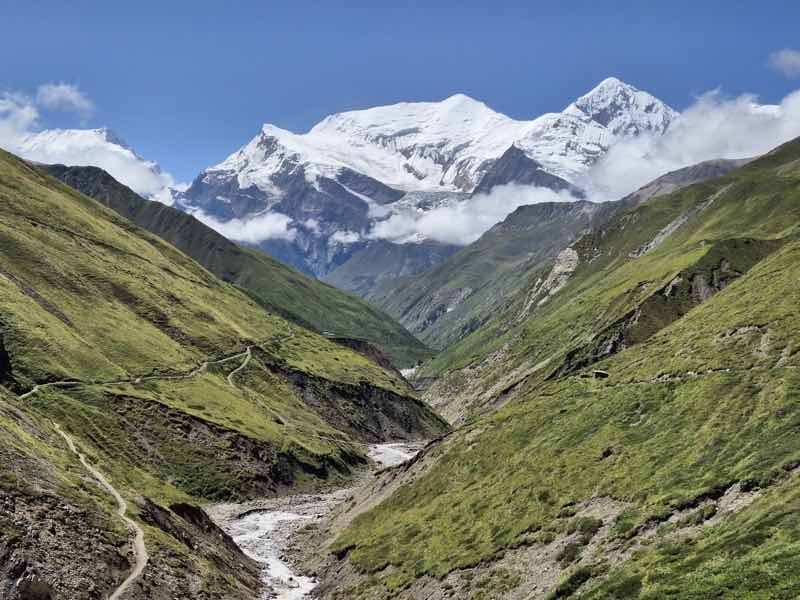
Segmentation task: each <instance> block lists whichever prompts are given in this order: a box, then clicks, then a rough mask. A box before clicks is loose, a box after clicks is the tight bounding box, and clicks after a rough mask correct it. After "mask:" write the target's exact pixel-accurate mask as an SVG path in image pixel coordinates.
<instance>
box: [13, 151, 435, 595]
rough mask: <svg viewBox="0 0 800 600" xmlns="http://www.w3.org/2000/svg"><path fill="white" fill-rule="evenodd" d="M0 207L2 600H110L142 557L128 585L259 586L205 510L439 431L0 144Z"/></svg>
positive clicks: (328, 474) (313, 343) (156, 589)
mask: <svg viewBox="0 0 800 600" xmlns="http://www.w3.org/2000/svg"><path fill="white" fill-rule="evenodd" d="M55 171H56V172H58V171H61V170H60V169H55ZM95 171H97V170H96V169H95ZM100 173H101V174H102V172H100ZM63 174H64V173H63V172H62V175H63ZM78 174H80V172H79V173H78ZM84 175H85V173H84ZM90 175H93V176H95V177H96V176H97V175H98V174H97V173H96V172H92V173H90ZM72 176H76V173H74V172H73V173H72ZM98 181H102V178H99V179H98ZM112 191H113V190H112ZM121 198H123V199H124V195H123V196H122V197H121ZM106 200H107V201H108V202H109V203H114V202H117V201H120V197H114V196H108V197H107V198H106ZM127 201H128V202H131V203H132V204H133V205H141V204H144V205H145V206H156V205H155V204H150V205H148V204H147V203H146V201H144V200H142V199H141V198H138V197H134V198H130V197H128V198H127ZM0 214H2V219H0V253H2V256H3V261H2V265H1V266H0V308H1V310H0V458H1V459H2V460H3V464H4V468H3V470H2V472H0V557H2V560H0V597H3V598H14V599H19V600H31V599H33V598H48V597H49V598H64V599H66V598H102V597H108V596H109V595H110V592H111V591H113V590H115V589H118V588H119V589H122V588H120V586H121V584H123V581H124V580H125V578H126V576H127V574H128V572H129V571H130V570H131V569H132V568H133V565H134V564H139V565H141V564H142V561H143V562H144V563H146V565H147V566H146V568H145V569H144V573H143V575H142V577H141V578H139V581H137V584H136V586H135V588H134V589H133V590H132V591H131V592H130V593H131V594H133V596H132V597H136V598H159V599H160V598H175V597H182V598H190V597H205V598H218V599H220V600H221V599H223V598H225V599H229V598H242V599H245V598H253V597H255V596H256V595H258V594H259V593H260V591H259V587H260V582H259V567H258V565H257V563H255V562H253V561H252V560H251V559H250V558H248V557H247V556H245V555H244V554H243V553H242V551H241V550H240V549H238V547H237V546H236V545H235V544H234V543H233V541H232V540H231V538H230V537H228V536H227V535H226V534H225V533H224V532H223V531H222V530H221V529H219V528H218V527H217V526H216V525H215V524H214V523H213V522H212V521H211V520H210V519H209V518H208V516H207V515H206V514H205V513H204V512H203V510H202V509H201V508H200V505H201V504H204V503H207V502H209V501H211V500H214V499H216V500H222V499H225V500H226V501H230V500H234V499H237V498H238V499H245V498H255V497H261V496H265V495H274V494H277V493H280V492H281V491H282V490H287V489H292V490H295V491H299V490H302V489H309V490H314V489H317V488H318V487H319V486H320V485H326V484H327V485H331V484H335V483H336V482H339V481H345V480H349V479H350V478H351V477H352V475H353V473H354V472H356V471H357V470H358V469H359V468H361V467H362V466H363V465H365V464H367V463H368V458H367V454H366V450H365V445H366V444H369V443H376V442H377V441H390V440H391V441H394V440H399V439H428V438H430V437H432V436H437V435H440V434H442V433H444V432H446V431H447V429H448V428H447V425H446V423H444V421H442V420H441V419H440V418H439V417H438V416H437V415H435V414H434V413H433V412H432V411H431V410H430V409H429V408H427V406H426V405H425V404H423V403H422V402H420V401H419V400H418V399H417V398H415V397H414V394H413V391H412V390H411V389H410V388H409V387H408V385H407V383H406V382H405V381H404V380H403V379H402V378H401V377H400V376H399V374H398V373H397V372H396V371H394V370H393V369H391V368H385V367H384V366H381V365H380V364H378V362H377V361H375V360H372V359H371V358H370V357H367V356H364V355H363V354H362V353H360V352H357V351H355V350H353V349H351V348H350V347H348V346H347V345H345V344H342V343H338V342H337V341H336V340H333V339H330V338H328V337H326V336H324V335H320V334H318V333H315V332H312V331H311V330H309V329H306V328H304V327H302V326H300V325H297V324H296V323H294V322H292V321H291V320H287V319H285V318H283V317H282V316H280V315H278V314H275V312H273V311H270V310H265V308H264V306H263V303H261V302H258V301H257V300H258V298H254V296H255V294H252V295H251V294H248V293H246V292H245V291H243V290H242V289H240V288H238V287H235V286H234V285H232V284H230V283H226V282H224V281H222V280H220V279H218V278H217V277H215V276H214V275H213V274H212V273H210V272H209V271H207V270H206V269H204V268H203V267H202V266H200V265H199V264H198V263H197V262H196V261H195V260H193V259H191V258H189V257H188V256H187V255H185V254H183V253H182V252H181V251H180V250H178V249H177V248H176V247H174V246H173V245H171V244H169V243H167V242H166V241H164V240H162V239H161V238H160V237H157V236H156V235H153V234H151V233H149V232H148V231H146V230H144V229H142V228H141V227H139V226H137V225H136V224H134V223H133V222H131V221H130V220H128V219H126V218H124V217H123V216H121V215H120V214H118V213H117V212H116V211H115V210H112V209H110V208H108V207H106V206H104V205H103V204H101V203H100V202H98V201H96V200H94V199H92V198H89V197H88V196H86V195H84V194H82V193H80V192H78V191H76V190H74V189H73V188H71V187H69V186H67V185H65V184H63V183H61V182H60V181H58V180H57V179H55V178H53V177H51V176H49V175H48V174H46V172H45V171H44V170H43V169H40V168H38V167H36V166H32V165H31V164H30V163H27V162H24V161H22V160H20V159H18V158H16V157H14V156H12V155H10V154H8V153H6V152H4V151H0ZM139 216H141V215H139ZM161 216H162V217H163V218H164V219H166V220H169V219H176V220H177V223H178V224H182V225H184V226H186V225H187V223H186V220H185V217H186V215H182V214H181V213H179V212H177V211H172V212H171V213H170V212H168V211H167V212H163V213H161ZM178 217H183V220H181V219H179V218H178ZM188 225H189V226H191V223H189V224H188ZM220 247H221V248H222V249H223V250H225V248H224V247H222V246H220ZM228 260H231V259H230V258H229V259H228ZM251 269H252V267H251ZM282 276H283V275H282V274H281V273H280V272H279V273H278V274H277V276H276V278H275V280H276V281H281V279H280V278H281V277H282ZM283 284H284V285H286V282H285V281H284V282H283ZM98 483H100V485H98ZM109 490H112V491H113V494H110V493H109ZM114 494H115V495H116V497H117V498H119V500H117V502H116V503H111V502H110V501H109V500H110V498H111V496H112V495H114ZM123 498H125V499H127V502H126V501H125V500H123ZM120 506H121V508H118V507H120ZM126 511H127V514H128V515H130V517H129V519H128V520H127V521H125V523H123V522H122V521H121V519H120V514H122V515H124V514H125V513H126ZM134 523H135V526H134V525H133V524H134ZM126 524H127V525H126ZM128 530H131V531H134V530H135V531H137V532H138V535H139V536H140V537H141V538H142V539H143V540H144V541H142V542H141V544H139V543H132V544H131V549H132V550H133V553H132V555H131V561H130V564H129V561H128V556H127V551H126V550H125V549H126V547H128V543H129V539H128V533H129V531H128ZM144 548H146V549H144Z"/></svg>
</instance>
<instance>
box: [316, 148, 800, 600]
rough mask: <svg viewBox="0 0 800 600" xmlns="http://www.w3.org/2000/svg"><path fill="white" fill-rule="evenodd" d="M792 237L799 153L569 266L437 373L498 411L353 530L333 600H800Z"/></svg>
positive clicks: (670, 206) (650, 219)
mask: <svg viewBox="0 0 800 600" xmlns="http://www.w3.org/2000/svg"><path fill="white" fill-rule="evenodd" d="M667 233H668V234H667ZM798 233H800V140H799V141H795V142H792V143H789V144H787V145H785V146H782V147H781V148H779V149H777V150H776V151H774V152H772V153H770V154H769V155H767V156H765V157H763V158H761V159H759V160H757V161H755V162H753V163H751V164H750V165H748V166H747V167H744V168H742V169H739V170H737V171H734V172H732V173H730V174H728V175H726V176H724V177H722V178H720V179H716V180H713V181H709V182H706V183H702V184H699V185H695V186H691V187H689V188H687V189H685V190H682V191H679V192H677V193H673V194H671V195H668V196H663V197H659V198H656V199H653V200H651V201H650V202H647V203H645V204H644V205H642V206H640V207H638V208H635V209H632V210H630V211H628V212H625V213H623V214H621V215H619V216H618V217H617V218H615V219H614V220H613V221H612V222H611V223H610V224H609V225H608V226H607V227H605V228H603V229H602V230H601V231H598V232H596V233H595V234H594V235H590V236H587V237H585V238H583V239H582V240H581V241H580V242H578V243H577V244H575V245H574V246H573V247H574V248H575V249H576V252H577V253H578V255H579V256H580V261H579V264H578V267H577V268H576V269H575V271H574V273H573V275H572V276H571V277H570V279H569V281H568V282H567V283H566V285H564V286H563V287H562V288H561V289H560V290H559V291H557V292H556V293H555V294H554V295H552V296H551V297H549V299H548V301H547V302H545V303H544V304H541V305H534V306H536V307H535V308H533V309H531V312H529V313H527V314H524V315H523V318H522V320H520V321H518V322H517V324H515V326H514V327H506V329H505V330H503V329H502V322H501V321H502V319H498V320H497V322H495V323H494V324H493V327H492V328H490V329H488V330H486V331H479V332H478V333H477V334H473V336H474V339H470V338H467V340H465V342H466V343H464V344H462V345H460V346H459V347H457V348H458V352H455V351H454V352H453V353H452V354H450V358H451V359H454V360H455V361H456V363H455V364H453V365H450V366H449V369H451V370H450V371H449V374H448V375H447V377H448V378H450V382H451V385H454V386H455V385H457V383H456V380H455V377H456V376H457V374H458V373H459V371H458V369H461V372H460V375H461V377H462V378H463V379H464V380H466V379H469V380H470V381H468V382H466V383H462V384H461V385H463V387H464V388H465V389H466V388H467V387H469V388H470V389H473V390H478V391H479V392H481V393H483V394H484V396H483V397H484V399H486V402H485V403H484V404H482V405H481V407H473V408H474V409H477V412H481V409H483V410H485V409H486V408H488V407H490V406H491V407H496V410H495V411H494V412H492V413H489V414H486V415H485V416H482V417H476V418H473V419H472V420H471V421H469V422H468V423H467V424H466V425H465V426H464V427H462V428H461V429H459V430H457V431H456V432H455V433H454V434H452V435H451V436H449V437H448V438H446V439H445V440H443V441H442V442H440V443H438V444H436V445H434V446H433V447H430V448H429V449H428V450H427V451H426V456H425V457H424V458H422V459H421V460H418V461H416V462H415V463H414V464H413V465H411V466H408V467H406V468H405V469H404V470H403V471H402V472H397V473H394V474H392V476H391V477H390V478H389V480H388V481H383V482H381V483H380V486H381V487H387V486H388V488H389V492H391V493H387V492H384V493H383V496H382V497H383V498H385V499H384V500H383V501H382V502H381V503H380V504H378V505H377V506H374V504H372V505H370V504H366V505H364V506H363V507H361V508H359V507H355V508H353V509H351V513H352V514H351V515H350V517H345V518H344V519H343V520H342V523H343V524H344V525H343V526H346V529H345V531H344V533H342V534H341V535H340V536H338V538H337V539H336V541H335V543H334V544H333V546H332V551H333V552H334V554H335V555H336V556H337V557H339V561H335V562H334V563H333V566H331V567H329V568H330V569H331V572H334V571H336V570H338V572H342V571H341V569H342V567H343V565H342V564H341V561H343V562H345V563H346V564H347V568H346V569H345V572H349V573H350V574H349V576H347V577H345V578H344V579H343V580H342V583H341V584H340V585H339V586H338V587H337V593H338V594H339V595H338V597H340V598H416V597H454V598H498V597H503V598H512V599H516V598H520V599H521V598H560V597H571V596H575V597H578V596H580V597H587V598H609V599H611V598H648V599H650V598H652V599H655V598H669V597H674V598H697V599H700V598H711V597H714V598H787V599H788V598H796V597H798V595H800V577H798V575H797V574H798V572H800V571H798V567H800V559H798V556H800V555H799V554H798V552H797V550H798V548H800V524H798V521H797V518H796V515H797V511H798V509H799V508H800V503H799V502H798V500H800V499H799V498H798V495H797V493H796V489H797V477H798V474H799V473H800V471H798V465H800V438H798V436H797V426H798V423H799V422H800V403H798V399H800V396H798V390H800V376H799V375H798V367H800V360H799V357H800V354H798V352H797V350H798V348H797V338H798V335H799V334H800V312H798V301H800V296H799V295H798V289H799V288H798V281H799V280H800V267H799V265H800V241H799V240H800V237H798ZM654 240H656V241H657V242H659V243H655V244H653V243H652V242H653V241H654ZM517 309H518V310H519V309H520V308H519V307H517ZM512 314H513V316H514V317H519V313H512ZM504 318H505V319H506V323H510V317H509V315H508V314H507V315H504ZM481 357H491V358H486V359H482V358H481ZM482 360H483V362H481V361H482ZM440 368H441V371H442V372H447V371H446V368H447V367H445V366H442V365H440ZM352 518H354V520H352V522H349V519H352ZM348 523H349V525H348ZM347 569H349V571H348V570H347Z"/></svg>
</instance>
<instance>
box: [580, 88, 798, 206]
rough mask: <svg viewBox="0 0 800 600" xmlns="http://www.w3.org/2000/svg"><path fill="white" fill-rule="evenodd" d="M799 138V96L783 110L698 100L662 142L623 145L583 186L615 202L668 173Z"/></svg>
mask: <svg viewBox="0 0 800 600" xmlns="http://www.w3.org/2000/svg"><path fill="white" fill-rule="evenodd" d="M798 136H800V91H795V92H793V93H791V94H789V95H788V96H786V97H785V98H784V99H783V101H782V102H781V103H780V104H778V105H762V104H758V103H757V101H756V97H755V96H752V95H743V96H739V97H738V98H725V97H723V96H722V94H721V93H720V92H719V91H713V92H709V93H707V94H704V95H703V96H701V97H699V98H698V99H697V100H696V101H695V102H694V104H692V105H691V106H690V107H689V108H687V109H686V110H685V111H684V112H683V113H682V114H681V116H680V118H678V119H677V120H676V121H675V122H674V123H673V124H672V125H671V126H670V128H669V129H668V130H667V133H666V134H665V135H663V136H661V137H657V136H640V137H638V138H632V139H628V140H623V141H621V142H618V143H617V144H616V145H614V146H612V148H611V150H610V151H609V152H608V154H607V155H606V156H605V157H604V158H603V159H602V160H600V161H599V162H598V163H597V165H596V166H595V167H594V168H593V169H591V170H590V171H589V172H588V173H587V174H586V176H585V178H584V179H583V180H582V181H580V182H578V184H579V185H580V186H581V187H583V188H584V189H587V190H589V192H590V193H589V199H591V200H613V199H617V198H620V197H622V196H624V195H625V194H627V193H629V192H631V191H633V190H635V189H637V188H639V187H641V186H642V185H645V184H646V183H648V182H650V181H652V180H653V179H655V178H656V177H659V176H660V175H663V174H665V173H667V172H669V171H674V170H676V169H680V168H683V167H687V166H690V165H694V164H697V163H699V162H703V161H706V160H711V159H716V158H749V157H755V156H758V155H760V154H764V153H765V152H768V151H769V150H771V149H773V148H775V147H776V146H778V145H780V144H782V143H784V142H786V141H788V140H790V139H792V138H795V137H798Z"/></svg>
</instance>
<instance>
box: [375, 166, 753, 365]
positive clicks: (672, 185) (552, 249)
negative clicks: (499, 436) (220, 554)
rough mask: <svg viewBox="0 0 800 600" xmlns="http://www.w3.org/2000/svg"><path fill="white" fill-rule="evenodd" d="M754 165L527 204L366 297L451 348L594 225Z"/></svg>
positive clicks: (694, 170) (700, 169) (689, 172)
mask: <svg viewBox="0 0 800 600" xmlns="http://www.w3.org/2000/svg"><path fill="white" fill-rule="evenodd" d="M746 162H747V161H739V160H713V161H707V162H704V163H700V164H697V165H693V166H690V167H686V168H683V169H678V170H677V171H673V172H670V173H667V174H665V175H662V176H661V177H658V178H657V179H655V180H654V181H652V182H650V183H649V184H648V185H646V186H644V187H642V188H641V189H639V190H637V191H636V192H634V193H632V194H630V195H628V196H627V197H625V198H622V199H621V200H620V201H617V202H606V203H602V204H599V203H594V202H586V201H578V202H571V203H563V202H562V203H550V202H546V203H542V204H533V205H528V206H521V207H520V208H518V209H517V210H515V211H514V212H513V213H511V214H510V215H508V216H507V217H506V219H505V220H504V221H502V222H501V223H498V224H497V225H495V226H494V227H492V228H491V229H489V231H487V232H486V233H485V234H483V235H482V236H481V237H480V239H478V240H477V241H476V242H474V243H472V244H470V245H469V246H467V247H466V248H464V249H462V250H460V251H459V252H457V253H456V254H454V255H453V256H451V257H449V258H448V259H447V260H445V261H444V262H442V263H441V264H439V265H438V266H437V267H436V268H434V269H432V270H430V271H427V272H425V273H421V274H419V275H414V276H411V277H403V278H395V279H393V280H391V281H389V282H386V283H385V284H384V285H382V286H380V287H379V288H377V290H376V291H373V292H371V293H370V294H368V295H366V296H365V297H366V298H368V299H369V300H370V301H371V302H374V303H375V304H376V305H377V306H380V307H381V308H383V309H384V310H386V311H387V312H388V313H389V314H390V315H392V316H393V317H395V318H396V319H397V320H398V321H400V322H401V323H402V324H403V325H405V326H406V327H407V328H408V329H409V331H411V332H413V333H414V334H415V335H417V336H418V337H419V338H420V339H421V340H423V341H424V342H425V343H427V344H429V345H430V346H432V347H434V348H440V349H446V348H448V347H449V346H451V345H453V344H455V343H456V342H458V341H460V340H461V339H463V338H464V337H466V336H467V335H469V334H470V333H472V332H473V331H475V330H477V329H479V328H480V327H482V326H483V324H484V323H486V322H487V321H489V320H490V319H491V318H492V317H494V316H496V315H497V314H498V312H502V311H504V310H505V309H506V308H507V307H508V305H509V304H513V302H514V299H515V298H516V297H517V296H518V295H519V294H520V292H521V291H524V288H525V286H526V285H530V284H531V282H532V281H536V279H538V278H539V277H540V276H541V273H540V271H541V270H542V269H543V268H544V267H545V266H547V265H548V263H550V262H551V261H553V259H554V258H555V257H556V255H557V254H558V253H559V252H560V251H561V250H563V249H564V248H566V247H567V246H568V245H569V244H571V243H572V242H573V241H575V240H576V239H577V238H578V237H580V236H581V235H582V234H583V233H584V232H586V231H587V230H589V229H590V228H592V227H594V228H598V227H602V226H603V225H604V224H605V223H607V222H608V220H609V219H611V218H612V217H613V216H614V215H615V214H616V213H617V212H618V211H622V210H626V209H629V208H631V207H634V206H637V205H638V204H640V203H642V202H644V201H646V200H648V199H649V198H651V197H653V196H658V195H662V194H666V193H669V192H672V191H675V190H678V189H681V188H683V187H686V186H688V185H691V184H694V183H698V182H701V181H705V180H708V179H712V178H716V177H720V176H722V175H724V174H726V173H728V172H730V171H731V170H733V169H735V168H737V167H740V166H742V165H743V164H745V163H746ZM447 360H448V359H447V358H446V357H445V358H443V359H442V360H440V362H447Z"/></svg>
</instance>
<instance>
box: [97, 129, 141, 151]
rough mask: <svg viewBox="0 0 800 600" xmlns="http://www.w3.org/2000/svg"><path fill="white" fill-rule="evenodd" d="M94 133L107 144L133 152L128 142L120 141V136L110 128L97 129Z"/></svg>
mask: <svg viewBox="0 0 800 600" xmlns="http://www.w3.org/2000/svg"><path fill="white" fill-rule="evenodd" d="M94 131H95V133H96V134H97V135H99V136H100V137H101V138H102V139H104V140H105V141H107V142H108V143H109V144H115V145H117V146H120V147H122V148H125V149H126V150H131V151H133V149H132V148H131V147H130V145H129V144H128V142H126V141H125V140H124V139H122V137H120V135H119V134H118V133H117V132H116V131H114V130H113V129H111V128H110V127H100V128H98V129H95V130H94Z"/></svg>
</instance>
